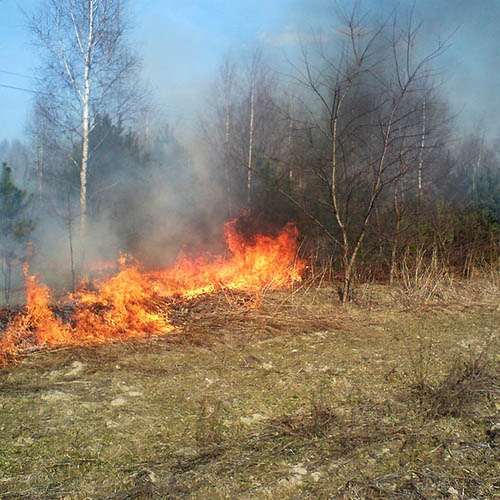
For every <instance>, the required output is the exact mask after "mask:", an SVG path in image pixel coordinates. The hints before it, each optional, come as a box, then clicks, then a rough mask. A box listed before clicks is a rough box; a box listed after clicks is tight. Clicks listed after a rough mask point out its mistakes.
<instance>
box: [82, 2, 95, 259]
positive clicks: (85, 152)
mask: <svg viewBox="0 0 500 500" xmlns="http://www.w3.org/2000/svg"><path fill="white" fill-rule="evenodd" d="M93 28H94V0H89V33H88V39H87V52H86V54H85V68H84V90H83V116H82V118H83V120H82V129H83V130H82V165H81V168H80V215H81V219H80V238H81V243H82V250H83V244H84V240H85V233H86V230H87V169H88V156H89V101H90V64H91V55H92V44H93V37H94V34H93Z"/></svg>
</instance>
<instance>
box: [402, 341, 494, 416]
mask: <svg viewBox="0 0 500 500" xmlns="http://www.w3.org/2000/svg"><path fill="white" fill-rule="evenodd" d="M496 344H497V339H496V337H490V338H489V339H488V340H487V342H485V343H484V345H483V346H482V347H481V348H480V349H479V350H477V351H474V350H472V349H470V348H469V352H468V353H459V354H457V355H456V357H455V358H454V359H453V360H452V361H451V363H450V364H449V368H448V369H447V371H446V372H445V373H444V376H441V377H440V378H439V379H438V380H437V381H435V382H432V381H431V377H430V370H429V367H430V366H431V365H432V361H431V358H430V357H428V358H427V359H425V358H424V357H423V356H422V355H419V356H418V357H417V358H416V360H417V362H415V360H414V363H413V366H414V374H415V379H414V383H413V384H412V386H411V393H412V396H414V397H415V400H416V401H417V402H418V404H419V406H420V409H421V410H423V411H424V413H425V415H426V416H428V417H430V418H440V417H448V416H450V417H461V416H462V415H464V414H465V413H468V412H470V411H471V410H473V409H474V406H475V405H476V404H477V403H478V402H479V401H480V400H482V399H483V398H484V397H485V396H488V395H491V394H492V393H493V392H498V390H499V389H500V384H499V378H498V374H497V370H496V369H495V367H494V366H493V365H494V363H493V358H492V353H493V351H494V347H495V345H496Z"/></svg>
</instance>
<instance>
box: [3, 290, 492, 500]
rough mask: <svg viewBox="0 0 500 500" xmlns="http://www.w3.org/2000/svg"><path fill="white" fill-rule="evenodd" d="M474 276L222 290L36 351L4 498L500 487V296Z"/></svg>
mask: <svg viewBox="0 0 500 500" xmlns="http://www.w3.org/2000/svg"><path fill="white" fill-rule="evenodd" d="M467 286H469V285H467ZM467 286H466V285H464V286H461V285H460V286H459V285H457V284H454V290H455V291H454V293H453V294H449V295H446V296H444V295H441V296H439V295H438V296H436V297H434V299H433V300H432V301H429V300H426V303H419V302H418V301H417V300H410V299H408V298H407V297H406V296H404V293H406V292H407V291H406V292H405V291H403V292H401V291H400V290H397V289H396V288H389V287H386V286H379V285H367V286H366V287H364V288H360V289H359V290H358V291H357V293H356V295H355V298H354V301H353V302H352V303H351V304H349V305H347V306H345V307H343V306H341V305H340V304H339V300H338V296H337V293H336V292H335V289H334V288H331V287H328V286H319V285H318V284H317V283H315V284H312V283H311V284H308V285H304V286H302V287H301V288H298V289H296V290H293V291H274V292H271V291H268V292H266V293H264V295H263V297H262V299H261V300H260V301H259V303H257V304H254V305H253V306H252V303H251V302H252V301H249V300H248V297H245V296H243V295H241V296H233V295H231V296H228V295H227V294H224V293H220V294H218V295H215V296H211V297H205V298H198V299H196V300H192V301H191V302H188V303H185V304H182V305H179V307H178V308H177V310H176V311H174V314H173V320H174V321H175V322H176V324H177V325H178V326H179V329H178V331H177V333H173V334H169V335H167V336H164V337H158V338H155V337H152V338H150V339H142V340H137V341H129V342H123V343H115V344H107V345H99V346H85V347H65V348H60V349H55V350H51V351H37V352H32V353H29V354H27V355H26V356H25V357H24V358H23V359H22V360H21V362H20V363H19V364H17V365H9V366H7V367H6V368H4V369H3V370H2V371H0V430H1V436H2V439H1V440H0V457H1V458H0V498H3V499H21V498H23V499H24V498H27V499H28V498H29V499H35V498H38V499H61V498H64V499H85V498H86V499H142V498H158V499H160V498H172V499H175V498H193V499H212V498H213V499H223V498H227V499H236V498H240V499H250V498H252V499H254V498H256V499H277V498H279V499H287V498H289V499H327V498H328V499H329V498H346V499H356V498H359V499H363V498H398V499H399V498H409V499H410V498H415V499H416V498H453V499H455V498H464V499H465V498H467V499H471V498H500V479H499V478H500V376H499V375H498V374H499V373H500V372H499V370H498V368H499V366H500V349H499V346H498V344H497V342H496V340H497V335H498V325H499V319H500V310H499V308H498V307H497V304H500V300H499V299H500V295H498V294H496V293H494V292H493V291H491V290H489V289H488V290H486V287H482V286H481V284H479V285H477V284H476V285H475V288H474V287H472V288H470V287H469V288H470V289H466V288H467ZM405 297H406V298H405Z"/></svg>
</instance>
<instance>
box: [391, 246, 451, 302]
mask: <svg viewBox="0 0 500 500" xmlns="http://www.w3.org/2000/svg"><path fill="white" fill-rule="evenodd" d="M396 276H397V277H398V282H399V292H400V297H401V300H402V301H403V302H405V303H413V302H419V303H424V304H426V303H428V302H431V301H434V300H436V299H443V298H446V296H447V295H449V292H450V290H452V289H453V287H452V284H453V276H452V274H451V273H450V272H449V270H448V268H447V266H445V265H444V263H443V262H441V261H440V259H439V258H438V256H437V252H436V251H433V252H432V255H431V256H430V258H429V256H428V255H427V252H426V251H425V250H424V249H423V248H421V249H418V250H417V251H416V252H415V253H414V254H411V255H410V253H409V251H407V252H405V254H404V255H403V257H402V258H401V261H400V262H399V265H398V269H397V272H396Z"/></svg>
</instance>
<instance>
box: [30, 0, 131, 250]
mask: <svg viewBox="0 0 500 500" xmlns="http://www.w3.org/2000/svg"><path fill="white" fill-rule="evenodd" d="M124 7H125V0H42V2H41V4H40V10H39V12H38V14H36V15H34V16H27V17H28V26H29V29H30V31H31V32H32V34H33V36H34V39H35V42H36V44H37V46H38V47H39V49H40V53H41V56H42V59H41V64H40V68H39V72H38V89H39V91H40V93H39V94H38V99H37V107H38V111H39V113H40V114H41V116H42V117H43V120H44V121H43V123H44V127H45V129H46V130H44V136H45V137H48V136H50V137H51V138H52V139H53V140H54V141H55V142H57V147H58V148H60V149H62V150H64V151H66V153H67V156H68V158H69V159H70V161H71V162H72V163H73V164H74V165H75V166H76V167H77V169H78V171H79V184H80V188H79V191H80V193H79V198H80V238H81V244H82V245H83V243H84V239H85V232H86V225H87V198H88V196H87V178H88V162H89V157H90V156H91V155H92V151H90V150H89V136H90V133H91V132H92V129H93V128H94V126H95V124H96V118H97V117H98V116H99V114H100V113H104V112H106V113H108V114H109V115H110V116H115V117H120V118H124V119H127V118H129V116H130V113H131V112H132V110H133V109H135V108H136V107H137V104H138V102H139V99H138V96H139V91H138V80H137V72H138V61H137V58H136V57H135V56H134V55H133V54H132V52H131V50H130V49H129V47H128V45H127V41H126V36H127V31H128V28H129V26H128V25H127V23H126V22H125V19H124ZM49 129H50V130H51V132H52V133H50V134H49V133H48V130H49ZM75 145H78V146H79V147H75Z"/></svg>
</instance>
